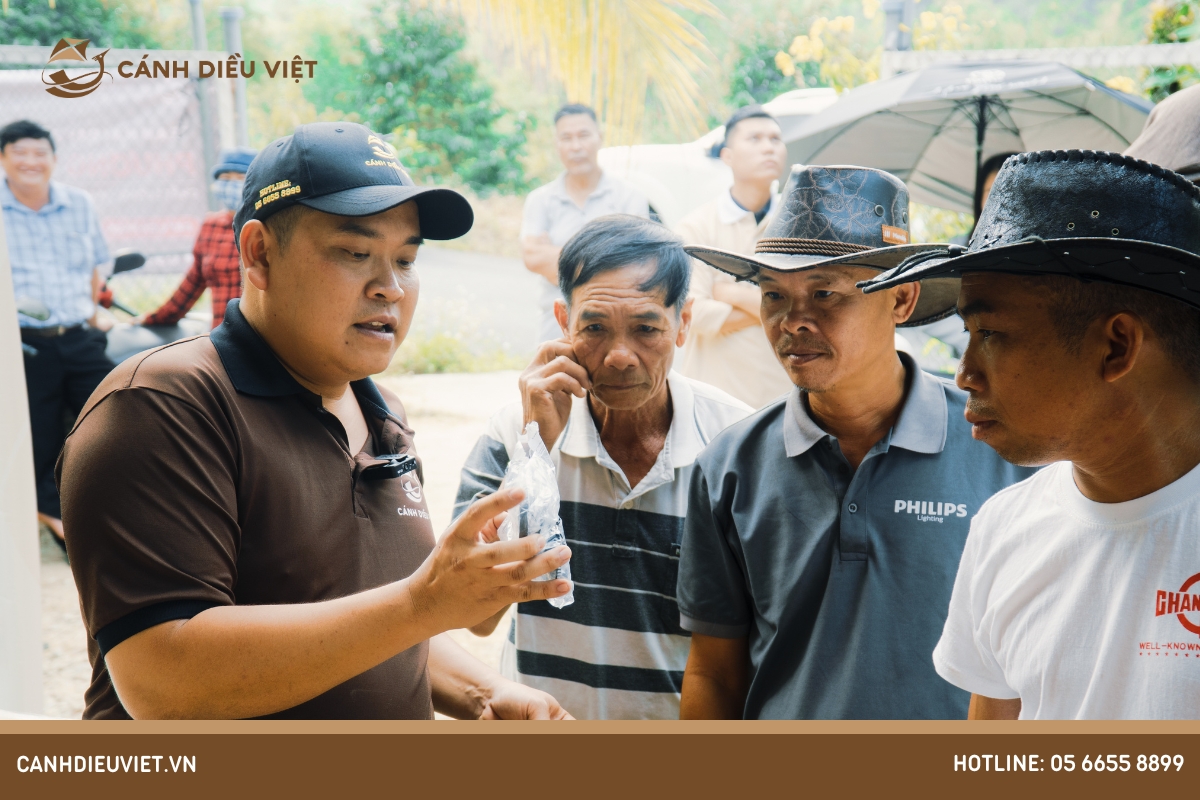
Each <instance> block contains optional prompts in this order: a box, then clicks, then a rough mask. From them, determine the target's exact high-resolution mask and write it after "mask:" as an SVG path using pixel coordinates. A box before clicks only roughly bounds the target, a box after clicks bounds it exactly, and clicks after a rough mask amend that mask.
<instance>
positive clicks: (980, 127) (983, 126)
mask: <svg viewBox="0 0 1200 800" xmlns="http://www.w3.org/2000/svg"><path fill="white" fill-rule="evenodd" d="M975 102H976V103H977V104H978V116H977V117H976V119H975V196H976V197H979V190H980V189H981V188H983V187H981V186H980V183H979V182H980V181H981V180H982V179H983V176H982V175H980V174H979V170H981V169H983V139H984V136H985V135H986V134H987V107H988V99H987V95H980V96H979V97H977V98H976V99H975ZM975 221H976V222H978V221H979V217H978V212H976V218H975Z"/></svg>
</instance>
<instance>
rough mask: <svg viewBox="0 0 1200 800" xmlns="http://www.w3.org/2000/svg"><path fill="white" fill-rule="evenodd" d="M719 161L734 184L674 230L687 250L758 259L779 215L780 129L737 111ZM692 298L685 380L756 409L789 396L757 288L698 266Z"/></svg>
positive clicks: (764, 116) (752, 112)
mask: <svg viewBox="0 0 1200 800" xmlns="http://www.w3.org/2000/svg"><path fill="white" fill-rule="evenodd" d="M720 159H721V161H722V162H723V163H725V164H726V165H728V166H729V168H730V170H731V171H732V172H733V186H731V187H730V188H729V189H728V190H726V191H723V192H721V194H720V195H718V196H717V197H716V198H714V199H713V200H711V201H709V202H707V203H705V204H704V205H703V206H701V207H700V208H698V209H696V210H695V211H693V212H692V213H690V214H688V215H687V216H686V217H684V218H683V219H682V220H681V221H680V222H679V223H678V224H677V225H676V226H675V230H676V232H677V233H678V234H679V235H680V236H682V237H683V240H684V242H686V243H687V244H689V245H699V246H702V247H713V248H717V249H719V250H725V251H728V252H734V253H741V254H743V255H752V254H753V253H754V243H755V242H757V241H758V240H759V238H760V237H761V236H762V233H763V230H764V229H765V228H766V225H767V218H768V217H769V216H770V215H771V212H772V211H773V210H774V209H775V205H776V198H775V197H774V196H773V195H772V193H771V189H772V184H774V183H775V182H776V181H778V180H779V176H780V175H781V174H782V173H783V168H784V166H785V164H786V163H787V146H786V145H785V144H784V142H783V131H782V130H781V129H780V127H779V123H778V122H776V121H775V118H774V117H772V116H771V115H770V114H768V113H767V112H766V111H764V110H763V108H762V106H746V107H744V108H740V109H738V110H737V111H736V112H735V113H734V114H733V116H731V117H730V118H729V121H727V122H726V123H725V141H724V142H723V143H722V144H721V148H720ZM690 296H691V297H692V298H693V303H692V336H691V338H690V339H689V340H688V344H687V347H686V350H685V353H684V358H683V363H682V365H681V367H680V371H681V372H683V374H685V375H687V376H688V377H689V378H695V379H696V380H700V381H704V382H706V383H711V384H712V385H713V386H716V387H718V388H720V389H723V390H724V391H726V392H729V393H730V394H731V395H733V396H734V397H736V398H738V399H739V400H741V401H743V402H745V403H748V404H749V405H750V406H752V407H754V408H759V407H761V406H764V405H766V404H767V403H769V402H771V401H772V400H774V399H776V398H777V397H780V396H781V395H783V394H785V393H787V392H789V391H791V388H792V384H791V381H789V380H788V376H787V373H786V372H784V370H783V368H782V367H781V366H780V365H779V361H778V359H776V358H775V353H774V352H773V351H772V350H771V346H770V344H769V343H768V342H767V337H766V334H765V333H764V332H763V327H762V320H761V319H760V317H759V305H760V303H761V302H762V298H761V296H760V293H759V291H758V288H757V287H755V286H754V285H753V284H751V283H747V282H743V283H736V282H735V281H734V278H733V276H732V275H729V274H727V273H724V272H721V271H719V270H716V269H714V268H713V267H710V266H708V265H707V264H703V263H701V262H699V261H693V262H692V288H691V290H690Z"/></svg>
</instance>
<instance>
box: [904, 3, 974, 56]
mask: <svg viewBox="0 0 1200 800" xmlns="http://www.w3.org/2000/svg"><path fill="white" fill-rule="evenodd" d="M972 32H973V29H972V28H971V26H970V25H968V24H967V15H966V12H964V11H963V7H962V6H960V5H957V4H954V3H951V4H948V5H945V6H942V10H941V11H922V12H921V14H920V15H919V16H918V17H917V22H916V24H915V25H914V26H913V31H912V42H913V49H914V50H962V49H964V48H965V45H966V38H967V36H968V35H969V34H971V33H972Z"/></svg>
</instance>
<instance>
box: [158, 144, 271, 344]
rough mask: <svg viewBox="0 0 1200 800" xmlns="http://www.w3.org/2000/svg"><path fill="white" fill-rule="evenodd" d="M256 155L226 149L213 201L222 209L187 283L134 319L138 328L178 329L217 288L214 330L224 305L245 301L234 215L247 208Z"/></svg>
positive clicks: (207, 226)
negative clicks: (209, 291) (247, 189)
mask: <svg viewBox="0 0 1200 800" xmlns="http://www.w3.org/2000/svg"><path fill="white" fill-rule="evenodd" d="M255 155H257V151H255V150H244V149H243V150H226V151H225V152H223V153H222V154H221V158H220V162H219V163H218V164H217V165H216V166H215V167H214V168H213V182H212V185H211V186H210V190H211V191H212V194H213V197H215V198H216V199H217V202H219V203H220V204H221V210H220V211H214V212H213V213H211V214H209V215H208V216H207V217H205V218H204V224H203V225H201V226H200V233H199V234H198V235H197V236H196V245H195V247H193V248H192V254H193V256H194V258H195V260H194V261H193V262H192V267H191V269H189V270H188V271H187V274H186V275H184V276H183V283H181V284H179V288H178V289H176V290H175V293H174V294H173V295H171V297H170V298H169V299H168V300H167V302H165V303H163V304H162V306H161V307H159V309H158V310H157V311H154V312H152V313H150V314H142V315H141V316H139V317H136V318H135V319H134V322H135V323H137V324H139V325H174V324H175V323H176V322H179V320H181V319H183V316H184V315H185V314H187V313H188V311H190V310H191V309H192V306H194V305H195V304H196V301H197V300H198V299H199V298H200V295H201V294H202V293H203V292H204V290H205V289H206V288H207V289H212V326H213V328H214V329H215V328H216V327H217V326H218V325H220V324H221V321H222V320H223V319H225V306H226V305H227V304H228V303H229V301H230V300H232V299H234V298H235V297H241V296H242V276H241V271H240V266H239V262H238V252H237V243H236V242H235V241H234V235H233V212H234V211H235V210H237V208H238V207H239V206H241V204H242V186H243V185H244V184H245V180H246V170H247V169H249V167H250V162H251V161H253V160H254V156H255Z"/></svg>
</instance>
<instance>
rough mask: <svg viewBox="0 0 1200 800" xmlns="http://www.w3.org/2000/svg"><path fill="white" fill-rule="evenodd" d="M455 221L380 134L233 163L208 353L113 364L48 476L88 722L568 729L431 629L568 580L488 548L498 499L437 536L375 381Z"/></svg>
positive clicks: (298, 136) (563, 551)
mask: <svg viewBox="0 0 1200 800" xmlns="http://www.w3.org/2000/svg"><path fill="white" fill-rule="evenodd" d="M471 221H472V215H471V208H470V206H469V205H468V204H467V202H466V200H464V199H463V198H462V197H461V196H460V195H458V194H457V193H455V192H452V191H449V190H447V189H431V188H422V187H418V186H415V185H414V184H413V182H412V179H411V178H410V177H409V175H408V173H407V172H406V171H405V170H404V168H403V166H402V165H401V164H400V162H399V160H398V159H397V158H396V154H395V152H394V151H393V150H392V148H391V147H390V146H388V144H387V143H386V142H384V141H383V140H382V138H380V137H379V136H378V135H377V134H375V133H372V132H371V131H370V130H368V129H367V128H364V127H362V126H361V125H355V124H353V123H348V122H321V123H315V124H311V125H304V126H301V127H299V128H298V129H297V130H296V132H295V133H294V134H293V135H292V136H288V137H285V138H283V139H280V140H278V141H276V142H274V143H272V144H270V145H268V146H267V147H266V148H265V149H264V150H263V151H262V152H261V153H260V154H259V155H258V157H257V158H255V160H254V162H253V163H252V164H251V165H250V168H249V171H248V173H247V176H246V184H245V190H244V193H243V202H242V206H241V208H240V209H239V210H238V213H237V215H236V217H235V229H236V231H237V239H238V247H239V250H240V253H241V259H242V269H243V277H244V284H245V288H244V293H243V296H242V298H241V300H240V301H239V300H232V301H230V303H229V305H228V308H227V311H226V314H225V319H224V321H223V322H222V324H221V325H220V327H218V328H217V329H216V330H214V331H213V332H212V334H211V336H207V337H197V338H194V339H188V340H184V341H180V342H175V343H173V344H171V345H168V346H166V347H163V348H159V349H158V350H154V351H151V352H149V353H147V354H143V355H142V356H140V357H138V358H133V359H130V360H129V361H126V362H125V363H124V364H122V365H121V366H120V367H118V368H117V370H116V371H114V372H113V373H112V375H110V376H109V378H108V379H107V380H106V382H105V383H103V384H101V386H100V388H99V389H97V391H96V392H95V394H93V395H92V397H91V399H90V400H89V402H88V405H87V407H86V408H85V409H84V411H83V413H82V415H81V417H80V422H79V424H78V425H77V426H76V428H75V430H74V431H73V432H72V433H71V435H70V436H69V437H68V440H67V444H66V447H65V448H64V451H63V454H62V457H61V458H60V460H59V465H58V469H59V482H60V486H61V487H62V496H63V509H64V514H63V516H64V524H65V528H66V532H67V547H68V551H69V553H70V556H71V566H72V569H73V570H74V574H75V580H76V583H77V584H78V586H79V590H80V598H81V605H82V608H83V613H84V619H85V622H86V625H87V630H88V636H89V652H90V655H91V660H92V667H93V676H92V683H91V686H90V688H89V689H88V692H87V697H86V700H87V707H86V711H85V713H84V716H85V717H87V718H128V717H131V716H132V717H137V718H155V717H175V718H198V717H207V718H234V717H264V716H269V717H276V718H335V719H354V718H393V719H395V718H419V719H420V718H424V719H428V718H430V717H432V715H433V711H434V710H435V709H436V710H438V711H441V712H443V713H446V714H449V715H451V716H456V717H468V718H473V717H483V718H564V717H566V716H567V714H566V712H565V711H564V710H563V709H562V708H561V707H560V706H559V705H558V703H557V702H556V701H555V700H554V699H553V698H551V697H550V696H549V695H547V694H545V693H544V692H539V691H536V690H533V689H530V688H528V687H525V686H521V685H519V684H516V683H513V682H511V681H507V680H505V679H504V678H502V677H501V676H500V675H499V674H498V673H496V672H495V671H493V670H491V669H489V668H487V667H485V666H484V665H483V664H481V663H479V662H478V661H476V660H475V659H474V658H472V657H471V656H469V655H467V654H466V653H465V652H464V651H462V650H461V649H459V648H458V647H457V646H456V645H455V644H454V643H453V642H451V641H450V640H449V639H447V638H446V637H444V636H443V635H441V634H442V633H443V632H444V631H447V630H450V629H454V628H462V627H468V626H470V625H473V624H476V623H478V622H480V621H482V620H484V619H486V618H488V617H489V616H491V615H492V614H494V613H495V612H496V610H497V609H500V608H502V607H504V606H506V605H508V604H509V603H512V602H514V601H516V602H520V601H525V600H537V599H546V598H550V597H557V596H560V595H563V594H565V593H566V592H567V591H568V590H569V585H568V582H566V581H542V582H536V583H534V582H531V579H532V578H534V577H537V576H539V575H542V574H544V573H546V572H548V571H549V570H551V569H553V568H556V567H558V566H560V565H561V564H563V563H565V562H566V560H567V559H568V558H569V556H570V551H569V550H568V549H567V548H566V547H562V548H557V549H556V550H553V551H550V552H548V553H545V554H542V555H538V551H539V550H540V548H541V545H542V543H541V542H540V541H538V540H536V537H532V538H527V539H520V540H518V541H515V542H500V541H498V537H497V535H496V525H497V524H498V521H499V519H498V515H501V514H502V513H503V512H504V510H505V509H508V508H510V507H512V506H513V505H514V504H515V503H516V502H518V501H519V499H520V494H519V492H515V491H504V492H499V493H497V494H494V495H492V496H490V497H489V498H487V499H486V500H482V501H480V502H478V503H475V504H473V505H472V506H471V507H470V508H469V509H468V510H467V512H466V513H465V514H464V515H462V516H461V517H459V519H458V520H457V521H456V522H455V523H454V524H453V525H452V526H451V527H450V529H449V530H448V531H447V532H446V534H445V536H444V537H443V538H442V539H441V541H440V542H437V543H436V544H435V540H434V533H433V529H432V526H431V524H430V515H429V510H428V507H427V505H426V501H425V498H424V487H423V485H422V484H423V471H422V468H421V462H420V459H419V458H417V455H416V451H415V449H414V447H413V431H412V429H411V428H410V427H409V426H408V423H407V420H406V417H405V414H404V408H403V406H402V405H401V404H400V401H399V399H398V398H397V397H396V396H395V395H393V394H391V393H390V392H388V391H387V390H385V389H383V388H381V387H379V386H376V385H375V383H374V382H372V380H371V379H370V377H368V376H370V375H373V374H376V373H378V372H381V371H383V369H384V368H386V367H387V365H388V363H389V362H390V360H391V357H392V355H393V354H394V353H395V351H396V348H397V346H399V344H400V343H401V341H402V340H403V339H404V335H405V333H406V332H407V330H408V326H409V323H410V322H411V321H412V316H413V312H414V310H415V307H416V301H417V293H418V289H419V282H418V280H417V275H416V268H415V266H414V261H415V259H416V255H417V249H418V247H419V245H420V244H421V242H422V241H423V239H424V238H438V239H448V238H453V237H455V236H461V235H462V234H464V233H466V232H467V230H468V229H470V227H471Z"/></svg>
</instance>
